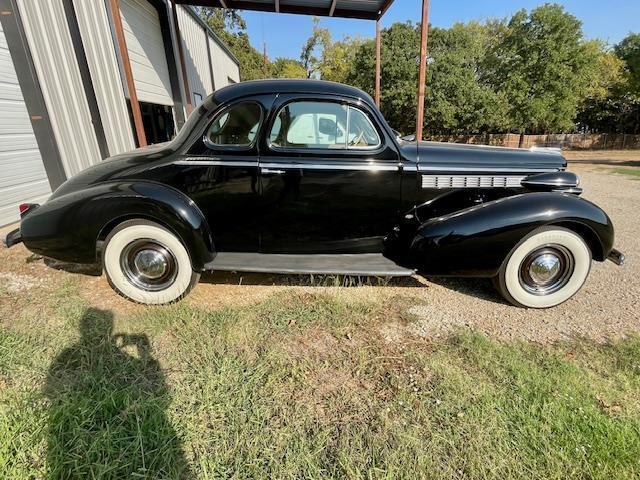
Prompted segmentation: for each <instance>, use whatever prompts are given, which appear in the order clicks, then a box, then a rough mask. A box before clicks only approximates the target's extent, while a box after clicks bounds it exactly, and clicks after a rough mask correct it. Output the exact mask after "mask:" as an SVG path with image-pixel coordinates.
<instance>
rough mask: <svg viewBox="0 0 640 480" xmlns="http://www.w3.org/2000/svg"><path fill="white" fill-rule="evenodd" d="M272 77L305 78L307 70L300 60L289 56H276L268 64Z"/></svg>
mask: <svg viewBox="0 0 640 480" xmlns="http://www.w3.org/2000/svg"><path fill="white" fill-rule="evenodd" d="M269 73H270V76H271V77H272V78H307V70H306V69H305V68H304V66H303V65H302V63H301V62H299V61H297V60H292V59H290V58H276V59H275V61H273V62H272V63H270V64H269Z"/></svg>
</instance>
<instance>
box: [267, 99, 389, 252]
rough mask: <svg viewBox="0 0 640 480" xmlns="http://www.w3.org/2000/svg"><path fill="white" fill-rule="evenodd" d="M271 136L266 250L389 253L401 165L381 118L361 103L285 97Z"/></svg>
mask: <svg viewBox="0 0 640 480" xmlns="http://www.w3.org/2000/svg"><path fill="white" fill-rule="evenodd" d="M264 131H265V133H264V135H263V140H262V144H261V148H260V176H261V184H262V198H261V212H262V218H261V225H262V227H261V239H260V250H261V252H264V253H370V252H380V251H382V239H383V237H384V236H385V235H386V234H387V233H389V232H390V231H391V229H392V228H393V225H394V223H395V222H396V220H397V217H398V209H399V205H400V163H399V156H398V152H397V150H396V148H395V144H394V143H393V142H392V140H391V139H390V138H389V136H388V134H387V132H386V131H385V129H384V128H382V126H381V125H380V124H379V123H378V120H377V118H376V114H375V112H374V111H373V110H372V109H371V108H369V107H368V106H367V105H366V104H364V103H362V102H359V101H357V100H355V99H354V100H350V99H345V98H341V97H333V96H312V95H299V94H297V95H281V96H279V97H278V98H277V99H276V101H275V103H274V105H273V107H272V110H271V115H270V119H269V121H268V124H267V126H266V128H265V130H264Z"/></svg>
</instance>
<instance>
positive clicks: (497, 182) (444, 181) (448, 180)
mask: <svg viewBox="0 0 640 480" xmlns="http://www.w3.org/2000/svg"><path fill="white" fill-rule="evenodd" d="M524 178H525V177H523V176H521V175H506V176H481V175H480V176H476V175H422V188H518V187H520V186H521V185H520V182H522V180H523V179H524Z"/></svg>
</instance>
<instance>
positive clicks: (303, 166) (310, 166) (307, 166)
mask: <svg viewBox="0 0 640 480" xmlns="http://www.w3.org/2000/svg"><path fill="white" fill-rule="evenodd" d="M260 166H261V167H265V168H281V169H285V170H287V169H289V170H358V171H366V172H397V171H398V170H400V164H395V165H375V164H362V163H260Z"/></svg>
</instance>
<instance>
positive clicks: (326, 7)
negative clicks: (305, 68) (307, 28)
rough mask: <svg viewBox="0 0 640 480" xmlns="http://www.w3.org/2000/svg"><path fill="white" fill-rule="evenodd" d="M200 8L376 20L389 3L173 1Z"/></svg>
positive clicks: (378, 0)
mask: <svg viewBox="0 0 640 480" xmlns="http://www.w3.org/2000/svg"><path fill="white" fill-rule="evenodd" d="M176 3H182V4H188V5H199V6H202V7H217V8H238V9H240V10H256V11H260V12H276V13H297V14H300V15H316V16H325V17H340V18H355V19H362V20H378V19H380V17H382V15H384V13H385V12H386V11H387V9H388V8H389V7H390V6H391V4H392V3H393V0H176Z"/></svg>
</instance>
